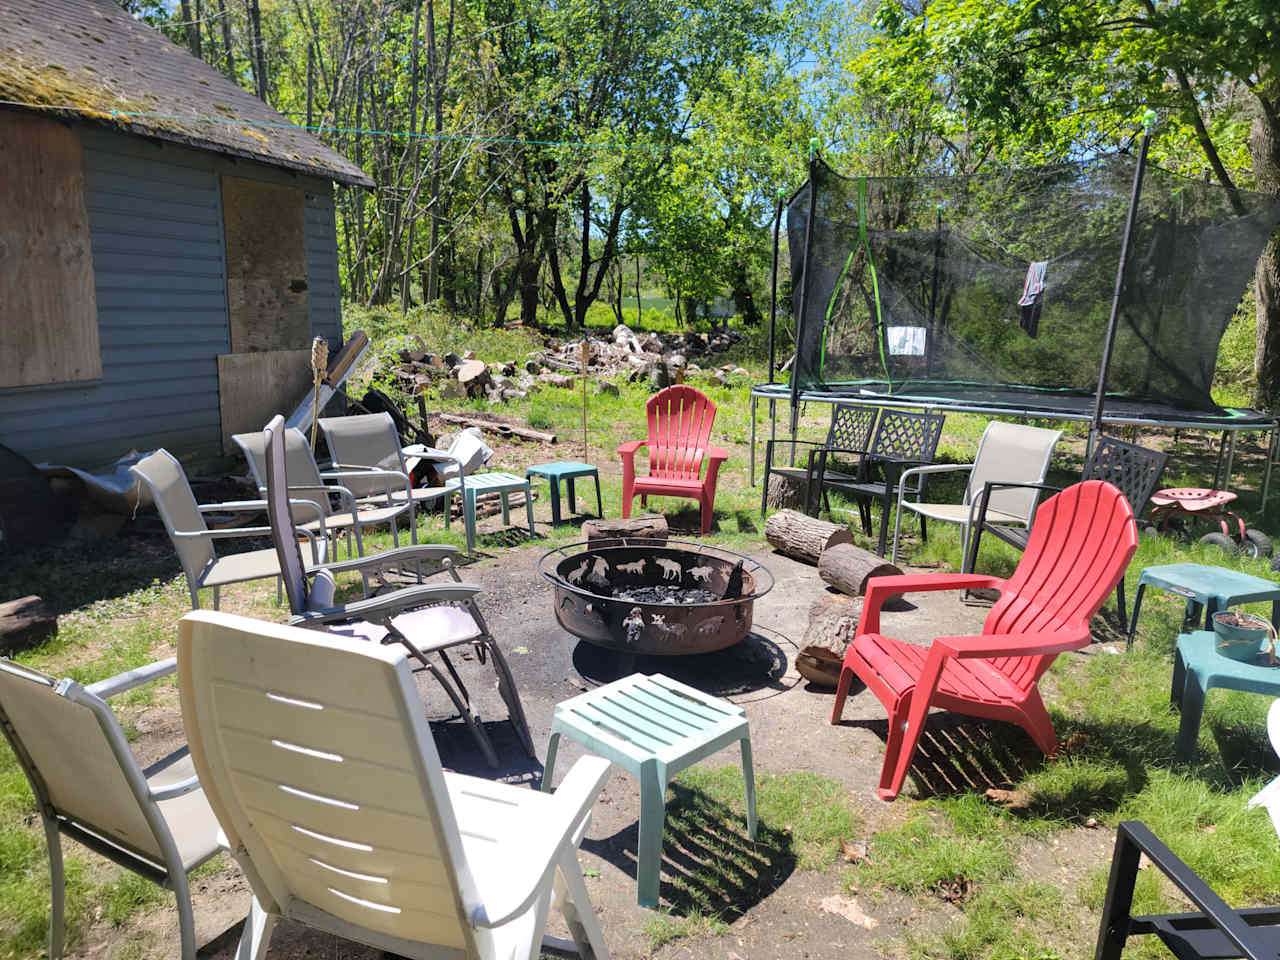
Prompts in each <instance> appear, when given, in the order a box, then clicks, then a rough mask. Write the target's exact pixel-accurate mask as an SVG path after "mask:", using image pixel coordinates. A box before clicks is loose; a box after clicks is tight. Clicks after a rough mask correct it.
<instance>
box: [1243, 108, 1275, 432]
mask: <svg viewBox="0 0 1280 960" xmlns="http://www.w3.org/2000/svg"><path fill="white" fill-rule="evenodd" d="M1278 106H1280V105H1278V104H1275V103H1272V104H1264V109H1263V111H1262V113H1261V114H1260V115H1259V116H1257V117H1256V118H1255V119H1254V121H1253V127H1252V129H1251V130H1250V132H1249V152H1250V153H1251V154H1252V156H1253V172H1254V176H1256V177H1257V182H1258V189H1259V190H1261V191H1263V192H1266V193H1271V194H1277V193H1280V129H1278V126H1280V124H1278V123H1277V119H1276V113H1277V107H1278ZM1254 297H1255V301H1256V307H1255V309H1256V311H1257V318H1258V340H1257V352H1256V353H1255V355H1254V361H1253V372H1254V377H1255V380H1256V381H1257V386H1256V388H1255V402H1256V403H1257V405H1258V407H1259V408H1260V409H1262V410H1267V411H1271V412H1275V411H1277V410H1280V232H1277V233H1275V234H1273V235H1272V237H1271V240H1270V241H1268V243H1267V246H1266V247H1265V248H1264V249H1263V251H1262V256H1260V257H1259V258H1258V264H1257V267H1256V268H1255V271H1254Z"/></svg>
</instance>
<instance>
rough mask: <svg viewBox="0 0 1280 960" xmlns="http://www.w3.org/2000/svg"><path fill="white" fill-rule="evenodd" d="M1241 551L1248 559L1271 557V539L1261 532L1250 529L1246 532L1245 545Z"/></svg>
mask: <svg viewBox="0 0 1280 960" xmlns="http://www.w3.org/2000/svg"><path fill="white" fill-rule="evenodd" d="M1241 551H1242V552H1243V553H1244V555H1245V556H1246V557H1269V556H1271V538H1270V537H1268V536H1267V535H1266V534H1265V533H1263V532H1262V531H1261V530H1254V529H1253V528H1250V529H1248V530H1246V531H1245V532H1244V543H1243V544H1242V545H1241Z"/></svg>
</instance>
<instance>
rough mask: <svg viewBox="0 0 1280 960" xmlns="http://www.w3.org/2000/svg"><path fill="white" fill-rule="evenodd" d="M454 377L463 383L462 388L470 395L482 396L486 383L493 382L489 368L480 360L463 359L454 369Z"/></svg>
mask: <svg viewBox="0 0 1280 960" xmlns="http://www.w3.org/2000/svg"><path fill="white" fill-rule="evenodd" d="M454 377H455V379H456V380H457V381H458V383H460V384H462V389H463V390H465V391H466V392H467V396H469V397H478V396H480V394H481V393H483V392H484V388H485V385H486V384H489V383H492V382H493V381H492V378H491V377H490V376H489V368H488V367H486V366H485V365H484V363H483V362H481V361H480V360H463V361H462V363H461V364H460V365H459V366H458V368H457V370H455V371H454Z"/></svg>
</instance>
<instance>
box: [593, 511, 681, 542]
mask: <svg viewBox="0 0 1280 960" xmlns="http://www.w3.org/2000/svg"><path fill="white" fill-rule="evenodd" d="M582 532H583V533H585V534H586V535H587V541H588V542H589V543H594V542H595V541H596V540H616V539H618V538H619V537H635V538H637V539H644V540H662V541H664V542H665V541H666V539H667V536H668V534H669V533H670V531H669V530H668V528H667V518H666V517H663V516H661V515H659V514H645V515H644V516H640V517H628V518H627V519H625V520H624V519H622V518H621V517H616V518H612V519H611V518H602V519H597V520H587V521H585V522H584V523H583V524H582Z"/></svg>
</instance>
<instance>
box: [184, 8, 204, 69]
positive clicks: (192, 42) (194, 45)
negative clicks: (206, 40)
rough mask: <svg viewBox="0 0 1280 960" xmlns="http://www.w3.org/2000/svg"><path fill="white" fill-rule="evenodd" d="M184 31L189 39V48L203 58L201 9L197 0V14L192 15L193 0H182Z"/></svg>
mask: <svg viewBox="0 0 1280 960" xmlns="http://www.w3.org/2000/svg"><path fill="white" fill-rule="evenodd" d="M182 32H183V35H184V39H185V40H186V41H187V49H189V50H190V51H191V55H192V56H193V57H195V58H197V59H203V57H202V56H201V53H200V9H199V0H197V2H196V15H195V16H194V17H193V16H192V15H191V0H182Z"/></svg>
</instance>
